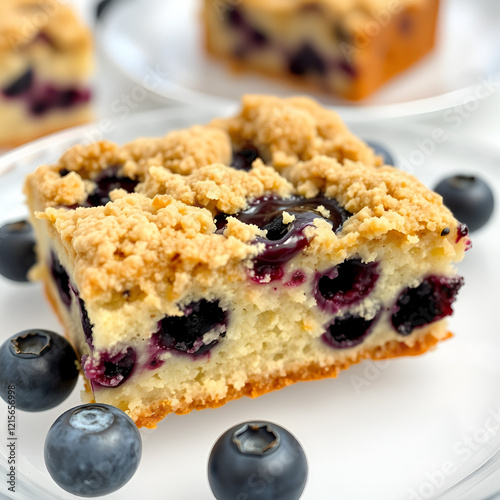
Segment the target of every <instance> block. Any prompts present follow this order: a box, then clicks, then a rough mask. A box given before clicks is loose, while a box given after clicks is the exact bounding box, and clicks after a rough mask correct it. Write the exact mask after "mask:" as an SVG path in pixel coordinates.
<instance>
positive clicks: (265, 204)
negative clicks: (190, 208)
mask: <svg viewBox="0 0 500 500" xmlns="http://www.w3.org/2000/svg"><path fill="white" fill-rule="evenodd" d="M320 206H323V207H324V208H325V209H327V210H328V211H329V214H328V216H326V213H325V212H324V211H319V210H318V208H319V207H320ZM283 212H287V213H289V214H290V215H292V216H293V218H294V220H293V221H292V222H289V223H287V224H285V223H284V222H283ZM350 216H351V214H350V213H349V212H347V210H344V209H343V208H342V207H341V206H340V205H339V204H338V203H337V201H336V200H334V199H331V198H325V197H323V196H317V197H315V198H302V197H299V196H292V197H290V198H278V197H274V196H263V197H262V198H257V199H256V200H253V201H252V202H251V203H250V204H249V207H248V208H247V209H246V210H244V211H242V212H240V213H238V214H236V215H234V217H235V218H237V219H239V220H240V221H241V222H244V223H245V224H255V225H256V226H258V227H259V228H261V229H265V230H266V231H267V233H266V237H258V238H256V243H263V244H264V250H263V251H262V252H261V253H260V254H259V255H258V256H257V257H256V258H255V259H254V278H253V279H254V281H256V282H257V283H267V282H269V281H275V280H278V279H281V278H282V277H283V275H284V270H283V266H284V265H285V264H286V263H287V262H288V261H290V260H291V259H292V258H293V257H295V256H296V255H297V254H298V253H299V252H300V251H301V250H302V249H303V248H305V247H306V246H307V245H308V240H307V237H306V235H305V234H304V230H305V228H306V227H308V226H311V225H312V224H313V222H314V220H315V219H319V218H323V219H325V220H326V221H327V222H329V223H330V224H331V226H332V230H333V231H338V230H339V229H340V228H341V227H342V225H343V224H344V222H345V221H346V220H347V219H348V218H349V217H350ZM223 223H224V219H223V217H222V216H219V217H218V218H217V227H218V228H219V229H220V230H221V229H222V228H223Z"/></svg>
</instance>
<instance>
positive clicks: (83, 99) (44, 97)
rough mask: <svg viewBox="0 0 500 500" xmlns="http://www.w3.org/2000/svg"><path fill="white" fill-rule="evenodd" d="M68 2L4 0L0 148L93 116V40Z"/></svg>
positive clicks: (0, 27) (0, 32)
mask: <svg viewBox="0 0 500 500" xmlns="http://www.w3.org/2000/svg"><path fill="white" fill-rule="evenodd" d="M66 4H67V2H65V4H62V3H59V2H58V1H57V0H2V1H1V2H0V148H6V147H13V146H17V145H19V144H22V143H24V142H27V141H29V140H32V139H35V138H37V137H40V136H42V135H45V134H48V133H50V132H53V131H55V130H59V129H61V128H65V127H69V126H72V125H77V124H80V123H84V122H87V121H89V120H90V119H91V118H92V113H91V108H90V97H91V91H90V85H89V78H90V75H91V72H92V67H93V61H92V39H91V35H90V31H89V30H88V29H87V28H86V27H85V26H84V25H83V23H82V22H81V21H80V20H79V19H78V18H77V17H76V15H75V14H74V12H73V11H72V9H71V8H70V7H68V5H66Z"/></svg>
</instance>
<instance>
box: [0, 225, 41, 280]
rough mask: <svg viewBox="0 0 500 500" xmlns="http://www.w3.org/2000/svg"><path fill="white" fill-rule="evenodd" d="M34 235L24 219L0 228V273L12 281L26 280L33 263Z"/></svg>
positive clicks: (34, 260)
mask: <svg viewBox="0 0 500 500" xmlns="http://www.w3.org/2000/svg"><path fill="white" fill-rule="evenodd" d="M35 262H36V255H35V237H34V235H33V228H32V227H31V224H30V223H29V222H27V221H25V220H21V221H18V222H13V223H11V224H6V225H5V226H3V227H1V228H0V274H1V275H2V276H5V277H6V278H8V279H10V280H13V281H24V282H26V281H28V276H27V274H28V271H29V269H30V268H31V267H32V266H33V265H34V264H35Z"/></svg>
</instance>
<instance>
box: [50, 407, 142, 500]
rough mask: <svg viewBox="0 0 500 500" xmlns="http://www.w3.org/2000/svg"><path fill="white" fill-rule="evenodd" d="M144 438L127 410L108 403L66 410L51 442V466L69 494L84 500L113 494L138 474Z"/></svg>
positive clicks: (55, 425)
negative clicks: (125, 411) (84, 498)
mask: <svg viewBox="0 0 500 500" xmlns="http://www.w3.org/2000/svg"><path fill="white" fill-rule="evenodd" d="M141 454H142V442H141V436H140V434H139V431H138V430H137V427H136V426H135V424H134V422H133V421H132V419H131V418H130V417H129V416H128V415H127V414H125V413H124V412H123V411H122V410H119V409H118V408H115V407H113V406H109V405H105V404H89V405H81V406H77V407H75V408H72V409H71V410H68V411H66V412H64V413H63V414H62V415H61V416H60V417H59V418H58V419H57V420H56V421H55V422H54V424H53V425H52V427H51V428H50V430H49V432H48V434H47V438H46V439H45V449H44V458H45V465H46V467H47V470H48V471H49V474H50V475H51V476H52V479H53V480H54V481H55V482H56V483H57V484H58V485H59V486H60V487H61V488H63V489H64V490H66V491H68V492H70V493H72V494H73V495H78V496H81V497H96V496H101V495H107V494H108V493H112V492H113V491H116V490H118V489H119V488H121V487H122V486H123V485H124V484H125V483H127V482H128V481H129V480H130V479H131V477H132V476H133V475H134V473H135V471H136V470H137V467H138V466H139V462H140V460H141Z"/></svg>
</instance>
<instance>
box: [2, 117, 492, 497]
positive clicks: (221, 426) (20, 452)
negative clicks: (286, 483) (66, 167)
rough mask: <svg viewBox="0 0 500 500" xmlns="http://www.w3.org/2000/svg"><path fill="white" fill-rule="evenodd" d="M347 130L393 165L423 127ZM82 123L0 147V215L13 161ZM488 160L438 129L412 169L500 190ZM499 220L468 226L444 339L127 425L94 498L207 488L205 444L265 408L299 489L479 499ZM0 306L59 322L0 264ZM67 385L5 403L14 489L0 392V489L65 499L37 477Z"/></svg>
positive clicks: (42, 154)
mask: <svg viewBox="0 0 500 500" xmlns="http://www.w3.org/2000/svg"><path fill="white" fill-rule="evenodd" d="M210 117H211V116H210V114H209V113H206V112H204V113H201V112H199V111H193V110H186V109H181V108H179V109H174V110H168V109H166V110H161V111H156V112H153V113H149V114H145V115H136V116H135V117H133V119H131V120H130V121H128V122H124V123H122V124H121V125H119V126H118V125H117V126H116V129H115V130H114V131H113V132H112V133H110V134H106V137H108V138H110V139H113V140H118V141H119V142H123V141H126V140H129V139H132V138H134V137H136V136H138V135H143V136H144V135H163V134H164V133H166V132H167V131H168V130H170V129H172V128H178V127H184V126H188V125H191V124H193V123H200V122H205V121H207V120H208V119H209V118H210ZM353 129H354V131H355V132H357V133H358V134H360V135H361V136H362V137H365V138H367V139H372V140H377V141H380V142H381V143H384V144H386V145H389V144H390V147H391V149H392V151H393V153H394V154H395V156H396V158H397V161H398V162H399V165H406V168H410V167H409V165H410V159H413V161H414V162H415V161H417V160H418V158H420V159H422V157H421V156H419V155H416V154H415V147H416V146H415V144H416V143H415V140H416V139H418V140H419V141H422V140H424V139H426V138H428V137H430V134H431V129H427V128H423V127H421V128H414V129H405V128H401V127H398V129H397V130H396V129H394V128H388V127H385V126H383V125H382V126H381V125H377V126H376V127H375V126H369V125H356V126H355V127H353ZM96 130H98V129H97V128H96V126H92V125H91V126H87V127H81V128H78V129H74V130H70V131H66V132H63V133H60V134H58V135H55V136H52V137H48V138H46V139H42V140H40V141H38V142H37V143H33V144H31V145H28V146H25V147H23V148H21V149H18V150H16V151H13V152H11V153H10V154H9V155H7V156H4V157H2V158H0V225H3V223H5V222H6V221H8V220H12V219H16V218H19V217H23V216H25V214H26V209H25V207H24V205H23V195H22V192H21V188H22V183H23V177H24V175H25V174H26V173H27V172H30V171H32V170H33V169H34V168H35V167H36V166H37V165H39V164H41V163H44V162H52V161H54V160H56V159H57V157H58V156H59V155H60V154H61V153H62V152H63V151H64V150H65V149H66V148H67V147H68V146H69V145H72V144H75V143H77V142H80V141H81V142H86V141H87V138H88V137H90V136H92V137H94V138H95V134H96ZM420 143H421V142H420ZM495 161H496V160H495V159H494V158H491V157H489V156H488V155H487V154H485V153H482V152H481V151H476V150H475V149H474V146H473V145H467V146H465V145H463V144H457V143H454V142H453V138H451V137H450V138H449V140H448V141H447V142H446V143H441V144H439V145H438V146H437V147H436V149H435V151H434V153H433V154H431V155H429V156H426V157H425V158H424V160H423V163H422V165H420V166H419V167H418V168H416V169H415V173H416V174H417V175H418V176H419V177H420V178H421V179H422V180H423V181H424V182H425V183H427V184H428V185H429V186H433V185H435V183H436V182H437V180H438V179H440V178H441V177H443V176H445V175H447V174H449V173H452V172H455V173H457V172H462V173H470V172H475V173H477V174H478V175H480V176H481V177H483V178H484V179H485V180H486V181H487V182H488V183H489V184H490V185H491V186H493V188H494V190H495V194H496V199H497V200H500V172H499V170H498V167H497V166H496V165H495ZM417 162H418V161H417ZM499 219H500V214H499V211H498V210H497V211H496V213H495V215H494V218H493V219H492V220H491V221H490V222H489V224H488V225H487V226H486V227H485V228H484V229H482V230H481V231H479V232H478V233H476V234H475V235H473V241H474V247H473V249H472V250H471V251H470V252H468V255H467V258H466V260H465V261H464V263H463V264H461V265H460V272H461V273H462V274H463V275H464V276H465V279H466V286H465V287H464V288H463V290H462V291H461V292H460V295H459V299H458V301H457V303H456V311H457V312H456V314H455V315H454V316H453V317H452V318H451V319H450V325H451V329H452V330H453V331H454V332H455V337H454V338H453V339H452V340H449V341H447V342H445V343H443V344H442V345H440V346H439V347H438V349H437V350H436V351H434V352H431V353H427V354H426V355H423V356H420V357H415V358H401V359H397V360H393V361H386V362H378V363H373V362H365V363H364V364H361V365H358V366H355V367H352V368H350V369H349V370H347V371H345V372H343V373H342V374H341V375H340V376H339V377H338V379H336V380H331V379H329V380H323V381H318V382H309V383H300V384H296V385H293V386H291V387H288V388H286V389H283V390H281V391H277V392H274V393H270V394H267V395H264V396H262V397H260V398H257V399H254V400H252V399H249V398H243V399H240V400H238V401H234V402H231V403H228V404H226V405H225V406H223V407H222V408H219V409H215V410H204V411H199V412H196V411H195V412H192V413H190V414H189V415H185V416H169V417H167V418H166V419H165V420H163V421H162V422H161V423H160V425H159V427H158V429H156V430H154V431H151V430H142V431H141V434H142V437H143V440H144V450H143V458H142V462H141V465H140V467H139V470H138V471H137V473H136V475H135V476H134V477H133V478H132V480H131V481H130V482H129V483H128V484H127V485H125V486H124V487H123V488H122V489H121V490H120V491H118V492H116V493H115V494H111V495H108V496H106V497H102V498H103V499H104V498H105V499H108V498H109V499H115V500H123V499H125V500H127V499H135V498H147V499H148V500H160V499H162V500H163V499H167V498H168V499H175V500H209V499H212V498H213V497H212V495H211V492H210V488H209V485H208V481H207V476H206V466H207V459H208V455H209V453H210V449H211V446H212V445H213V443H214V442H215V441H216V439H217V438H218V436H219V435H220V434H221V433H222V432H223V431H224V430H226V429H227V428H229V427H231V426H233V425H235V424H237V423H239V422H242V421H245V420H247V419H266V420H271V421H275V422H277V423H279V424H281V425H283V426H285V427H286V428H288V429H289V430H290V431H291V432H292V433H293V434H294V435H295V436H297V438H298V439H299V440H300V441H301V443H302V445H303V447H304V449H305V452H306V454H307V457H308V461H309V467H310V474H309V479H308V484H307V486H306V490H305V492H304V495H303V498H302V500H416V499H417V500H422V499H425V500H428V499H433V500H435V499H437V498H439V499H441V500H486V499H490V500H491V499H493V498H494V497H493V496H491V495H493V494H494V493H495V492H498V491H500V477H499V474H498V467H496V469H495V468H494V467H493V466H494V464H495V461H496V460H497V459H498V454H497V453H498V450H500V431H499V429H500V394H499V392H498V382H499V379H500V363H499V359H500V358H499V351H500V336H499V335H498V319H497V311H498V297H499V294H498V288H499V284H500V266H498V262H497V259H498V248H500V232H499V231H498V228H499V226H500V225H499ZM0 319H1V323H0V324H1V327H0V342H2V341H3V340H5V339H6V338H7V337H9V336H11V335H13V334H14V333H16V332H19V331H22V330H24V329H27V328H48V329H53V330H55V331H57V332H62V329H61V326H60V325H59V324H58V322H57V321H56V318H55V316H54V315H53V313H52V312H51V310H50V308H49V306H48V304H47V303H46V301H45V298H44V296H43V294H42V290H41V287H40V285H39V284H26V285H25V284H14V283H11V282H8V281H6V280H4V279H2V278H1V277H0ZM81 388H82V384H81V383H80V384H79V387H78V389H75V391H74V392H73V394H72V396H71V397H70V398H69V399H68V400H67V401H65V402H64V403H62V404H61V405H60V406H58V407H57V408H55V409H52V410H50V411H46V412H43V413H33V414H30V413H24V412H21V411H18V412H17V428H16V434H17V438H18V439H17V442H16V443H17V460H18V462H17V464H16V467H17V468H16V474H17V493H16V494H9V492H8V491H7V486H8V485H7V483H6V480H5V478H6V476H5V472H4V471H5V467H6V460H7V448H6V443H7V435H6V432H7V424H6V422H7V407H6V404H5V403H4V402H3V401H0V476H1V477H2V480H1V481H0V498H2V499H3V498H7V499H12V500H19V499H23V500H24V499H28V500H34V499H36V500H69V499H71V498H75V497H73V496H72V495H70V494H68V493H66V492H64V491H63V490H61V489H60V488H59V487H58V486H57V485H56V484H55V483H53V482H52V480H51V478H50V477H49V475H48V473H47V471H46V469H45V466H44V462H43V444H44V440H45V436H46V433H47V431H48V429H49V427H50V426H51V425H52V423H53V422H54V420H55V419H56V418H57V416H59V415H60V414H61V413H62V412H63V411H65V410H67V409H69V408H71V407H73V406H75V405H77V404H79V403H80V400H79V390H80V389H81ZM492 464H493V465H492ZM462 480H463V481H464V483H460V481H462ZM448 488H453V489H452V490H451V492H450V491H447V490H448Z"/></svg>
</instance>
